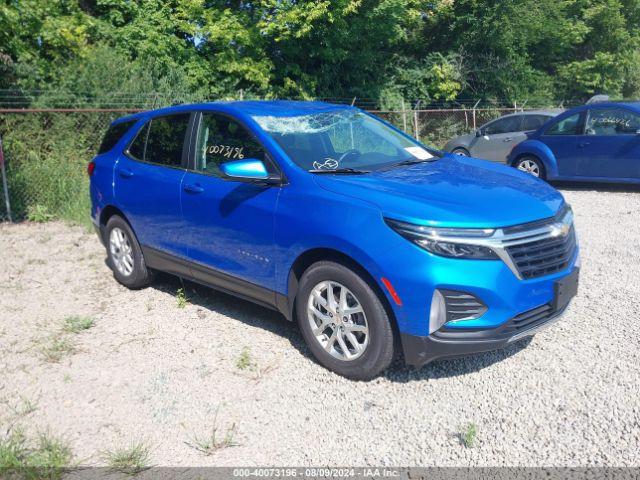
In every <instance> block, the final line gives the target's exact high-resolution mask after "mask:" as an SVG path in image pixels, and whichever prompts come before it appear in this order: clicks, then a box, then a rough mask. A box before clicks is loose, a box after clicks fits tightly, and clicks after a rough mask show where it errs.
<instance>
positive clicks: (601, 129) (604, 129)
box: [585, 108, 640, 135]
mask: <svg viewBox="0 0 640 480" xmlns="http://www.w3.org/2000/svg"><path fill="white" fill-rule="evenodd" d="M638 130H640V117H639V116H638V115H636V114H634V113H633V112H630V111H628V110H625V109H622V108H605V109H599V108H598V109H593V110H589V112H588V113H587V122H586V125H585V134H586V135H635V134H636V133H637V132H638Z"/></svg>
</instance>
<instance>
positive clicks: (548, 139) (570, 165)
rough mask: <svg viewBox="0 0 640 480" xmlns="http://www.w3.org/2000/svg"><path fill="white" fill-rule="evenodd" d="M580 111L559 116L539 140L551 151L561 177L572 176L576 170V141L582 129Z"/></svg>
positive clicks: (577, 141) (577, 153)
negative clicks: (566, 115)
mask: <svg viewBox="0 0 640 480" xmlns="http://www.w3.org/2000/svg"><path fill="white" fill-rule="evenodd" d="M583 118H584V115H583V114H582V113H576V114H574V115H571V116H569V117H564V118H560V119H559V120H558V121H557V122H555V123H553V124H551V125H550V126H549V127H547V129H546V130H545V132H544V133H543V135H542V137H541V138H540V140H541V141H542V143H544V144H545V145H546V146H547V147H549V149H550V150H551V151H552V152H553V155H554V156H555V158H556V164H557V165H558V174H559V175H560V176H561V177H572V176H574V175H576V172H577V159H578V155H579V152H578V149H579V147H578V143H579V139H580V137H581V135H582V129H583Z"/></svg>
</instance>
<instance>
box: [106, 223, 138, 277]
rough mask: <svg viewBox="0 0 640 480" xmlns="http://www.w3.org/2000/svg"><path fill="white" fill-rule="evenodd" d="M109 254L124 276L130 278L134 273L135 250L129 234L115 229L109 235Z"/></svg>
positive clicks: (117, 228)
mask: <svg viewBox="0 0 640 480" xmlns="http://www.w3.org/2000/svg"><path fill="white" fill-rule="evenodd" d="M109 252H110V253H111V258H112V259H113V264H114V266H115V267H116V269H117V270H118V272H120V273H121V274H122V275H124V276H125V277H128V276H129V275H131V273H132V272H133V249H132V248H131V242H130V241H129V237H128V236H127V234H126V233H125V232H124V231H123V230H122V229H121V228H119V227H115V228H114V229H113V230H111V233H110V234H109Z"/></svg>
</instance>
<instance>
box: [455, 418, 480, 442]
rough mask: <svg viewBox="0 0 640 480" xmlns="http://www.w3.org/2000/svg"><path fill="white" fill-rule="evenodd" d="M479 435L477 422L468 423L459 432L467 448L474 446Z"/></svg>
mask: <svg viewBox="0 0 640 480" xmlns="http://www.w3.org/2000/svg"><path fill="white" fill-rule="evenodd" d="M477 436H478V427H477V426H476V424H475V423H468V424H467V425H465V426H464V427H463V428H462V431H461V432H460V433H459V434H458V438H459V440H460V443H461V444H462V445H464V446H465V447H466V448H473V447H474V445H475V443H476V440H477Z"/></svg>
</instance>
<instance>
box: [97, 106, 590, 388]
mask: <svg viewBox="0 0 640 480" xmlns="http://www.w3.org/2000/svg"><path fill="white" fill-rule="evenodd" d="M88 171H89V174H90V179H91V182H90V183H91V188H90V192H91V202H92V208H91V216H92V219H93V223H94V225H95V227H96V231H97V233H98V235H99V237H100V239H101V240H102V242H103V243H104V244H105V246H106V249H107V261H108V264H109V266H110V267H111V269H112V270H113V274H114V276H115V278H116V280H118V281H119V282H120V283H122V284H123V285H125V286H127V287H129V288H142V287H145V286H147V285H149V284H150V282H151V281H152V279H153V274H154V272H155V271H159V270H160V271H165V272H170V273H172V274H175V275H179V276H181V277H184V278H187V279H191V280H193V281H195V282H199V283H202V284H204V285H208V286H211V287H213V288H216V289H219V290H223V291H226V292H229V293H232V294H234V295H237V296H239V297H242V298H245V299H249V300H251V301H253V302H256V303H259V304H261V305H264V306H266V307H269V308H272V309H275V310H277V311H279V312H281V313H282V314H283V315H284V316H285V317H286V318H287V319H289V320H295V321H297V322H298V325H299V327H300V330H301V331H302V335H303V337H304V339H305V341H306V342H307V344H308V346H309V350H310V351H311V353H312V354H313V355H314V356H315V358H316V359H317V360H318V361H319V362H320V363H321V364H322V365H324V366H325V367H327V368H329V369H331V370H333V371H335V372H338V373H339V374H341V375H345V376H347V377H351V378H355V379H369V378H372V377H374V376H376V375H378V374H379V373H380V372H381V371H382V370H384V369H385V368H386V367H387V366H388V365H389V364H390V362H391V360H392V358H393V357H394V354H395V353H397V352H396V345H401V348H402V351H403V352H404V358H405V361H406V362H407V363H409V364H412V365H423V364H425V363H427V362H430V361H432V360H434V359H436V358H443V357H450V356H459V355H464V354H469V353H474V352H482V351H487V350H492V349H496V348H500V347H503V346H505V345H508V344H511V343H512V342H514V341H516V340H518V339H520V338H523V337H526V336H530V335H533V334H534V333H536V332H537V331H538V330H540V329H541V328H543V327H546V326H547V325H549V324H551V323H552V322H553V321H555V320H556V319H557V318H559V316H560V315H561V314H562V313H563V312H564V310H565V308H566V307H567V304H568V303H569V301H570V300H571V298H572V297H573V296H574V295H575V293H576V289H577V281H578V266H579V258H578V257H579V252H578V245H577V243H576V234H575V231H574V228H573V217H572V213H571V209H570V208H569V206H568V205H567V204H566V203H565V201H564V199H563V197H562V195H561V194H560V193H559V192H558V191H556V190H555V189H554V188H552V187H551V186H549V185H547V184H546V183H544V182H541V181H540V180H538V179H535V178H533V177H531V176H530V175H526V174H524V173H522V172H519V171H517V170H515V169H512V168H509V167H506V166H502V165H493V164H490V163H488V162H482V161H478V160H474V159H471V158H463V157H459V156H456V155H451V154H444V153H442V152H438V151H436V150H433V149H430V148H429V147H425V146H424V145H422V144H420V143H419V142H417V141H416V140H414V139H413V138H411V137H410V136H408V135H406V134H404V133H403V132H401V131H399V130H397V129H396V128H394V127H392V126H390V125H388V124H386V123H385V122H383V121H382V120H379V119H377V118H376V117H373V116H371V115H369V114H367V113H365V112H363V111H361V110H359V109H357V108H353V107H348V106H339V105H329V104H324V103H316V102H286V101H269V102H230V103H206V104H198V105H186V106H178V107H171V108H166V109H162V110H156V111H151V112H144V113H139V114H136V115H133V116H129V117H126V118H122V119H120V120H116V121H115V122H114V123H113V124H112V125H111V127H110V128H109V131H108V132H107V134H106V136H105V139H104V141H103V143H102V145H101V147H100V150H99V153H98V155H97V156H96V157H95V158H94V159H93V161H92V162H91V163H90V164H89V167H88ZM396 340H399V342H396ZM247 341H248V342H250V341H251V339H247Z"/></svg>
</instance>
